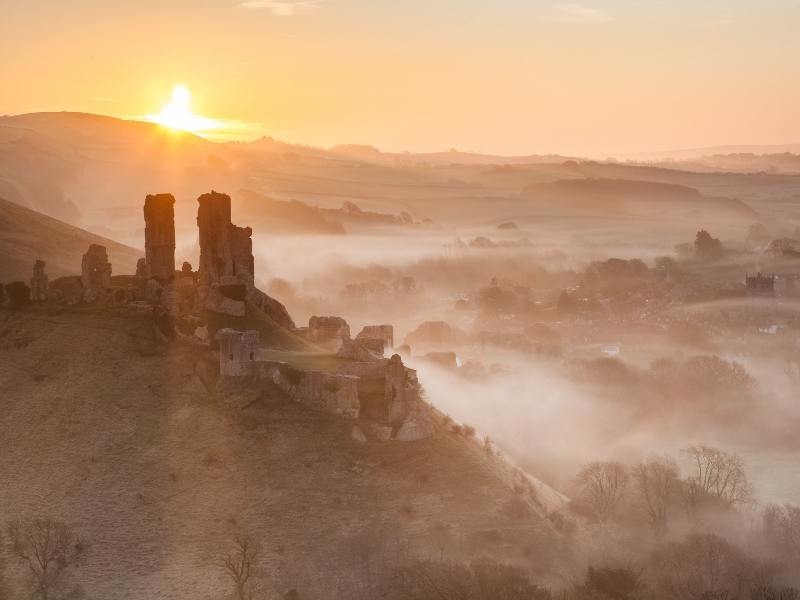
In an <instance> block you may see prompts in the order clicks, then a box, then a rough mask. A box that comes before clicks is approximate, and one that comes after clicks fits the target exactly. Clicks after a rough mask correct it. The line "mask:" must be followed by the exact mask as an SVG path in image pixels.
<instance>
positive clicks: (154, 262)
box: [31, 191, 433, 443]
mask: <svg viewBox="0 0 800 600" xmlns="http://www.w3.org/2000/svg"><path fill="white" fill-rule="evenodd" d="M174 204H175V198H174V197H173V196H172V195H171V194H156V195H148V196H147V197H146V198H145V203H144V220H145V257H144V258H142V259H140V260H139V261H138V263H137V266H136V274H135V276H134V277H128V278H126V277H121V278H119V279H118V280H117V282H115V283H114V284H112V281H111V264H110V263H109V261H108V254H107V252H106V248H105V247H104V246H101V245H98V244H91V245H90V246H89V248H88V250H87V251H86V253H85V254H84V255H83V260H82V264H81V276H80V277H63V278H60V279H59V280H56V282H54V283H53V284H52V286H51V288H52V289H53V293H51V294H50V297H51V299H54V300H58V301H63V302H65V303H66V304H74V303H77V302H79V301H81V300H83V301H84V302H94V301H96V300H98V299H102V300H103V301H104V302H107V303H109V304H113V305H114V306H118V307H121V306H127V307H129V308H130V309H131V310H132V311H134V312H135V313H136V314H139V315H149V317H150V318H151V319H152V331H153V335H154V337H155V338H156V339H157V340H159V341H160V342H162V343H165V344H172V343H182V344H190V345H192V346H194V347H196V348H203V349H206V350H208V351H212V350H213V349H215V347H216V349H217V351H218V361H219V378H218V380H217V392H218V393H219V394H220V397H221V398H222V399H224V400H225V401H226V402H228V401H231V402H232V403H233V404H234V405H235V404H236V402H237V399H241V397H243V396H242V394H244V395H247V394H251V393H256V394H260V393H264V392H267V393H270V394H276V393H277V394H282V395H283V396H285V397H286V398H288V399H290V400H292V401H295V402H299V403H301V404H304V405H306V406H308V407H310V408H312V409H314V410H317V411H321V412H324V413H328V414H332V415H336V416H338V417H341V418H344V419H349V420H351V421H353V430H352V435H351V437H352V439H353V440H355V441H358V442H359V443H362V442H366V441H389V440H403V441H411V440H415V439H420V438H423V437H428V436H430V435H432V433H433V419H432V415H431V411H430V409H429V408H427V407H426V405H425V403H424V401H423V400H422V394H421V388H420V385H419V382H418V380H417V376H416V372H415V371H414V370H413V369H409V368H407V367H406V366H405V365H404V364H403V361H402V359H401V358H400V356H399V355H397V354H395V355H393V356H392V357H391V358H388V359H387V358H384V352H385V350H386V349H387V348H391V347H392V346H393V342H394V339H393V328H392V326H391V325H369V326H366V327H364V328H363V329H362V331H361V332H360V333H359V335H358V337H357V338H356V339H352V338H351V336H350V326H349V324H348V323H347V321H346V320H344V319H343V318H341V317H336V316H322V317H318V316H314V317H311V319H310V320H309V324H308V327H304V328H296V327H295V326H294V322H293V321H292V319H291V316H289V313H288V312H287V310H286V308H285V307H284V306H283V305H282V304H281V303H280V302H278V301H277V300H275V299H274V298H271V297H269V296H267V295H266V294H265V293H264V292H262V291H260V290H259V289H258V288H256V286H255V274H254V260H253V246H252V240H251V236H252V230H251V229H250V228H249V227H238V226H236V225H233V224H232V223H231V199H230V197H229V196H227V195H226V194H220V193H217V192H213V191H212V192H211V193H208V194H203V195H202V196H200V197H199V198H198V214H197V225H198V229H199V241H200V265H199V269H198V272H194V271H193V270H192V267H191V265H190V264H189V263H184V264H183V266H182V268H181V270H180V271H179V272H176V271H175V218H174ZM44 266H45V265H44V263H43V262H42V261H37V262H36V264H35V266H34V273H33V278H32V279H31V289H32V292H33V298H34V299H45V298H47V297H48V281H47V276H46V275H45V274H44ZM259 311H263V313H264V314H263V315H261V316H259ZM220 316H221V317H222V318H221V319H220V318H219V317H220ZM251 317H252V319H251ZM264 317H266V318H264ZM237 319H238V321H237ZM236 323H240V324H241V330H239V329H235V328H233V327H232V326H231V324H236ZM254 324H262V325H264V328H263V329H261V331H259V330H256V329H254V328H253V326H254ZM276 325H277V326H278V327H276ZM256 326H258V325H256ZM260 333H265V334H267V335H272V334H274V335H275V342H276V344H281V343H284V344H285V343H286V341H287V340H290V341H291V340H293V342H292V343H293V344H297V345H301V346H302V345H303V344H307V347H305V348H304V350H303V351H302V352H300V351H298V350H297V349H296V348H297V345H294V346H290V347H293V348H295V350H291V351H286V350H278V349H276V348H272V351H273V352H278V353H279V355H280V357H281V358H283V359H284V360H268V359H265V358H263V357H262V354H264V353H263V352H262V351H261V339H260V337H261V336H260ZM303 340H305V341H303ZM278 348H281V346H280V345H278ZM315 366H316V368H315Z"/></svg>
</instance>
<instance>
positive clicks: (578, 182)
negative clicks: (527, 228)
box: [522, 178, 758, 221]
mask: <svg viewBox="0 0 800 600" xmlns="http://www.w3.org/2000/svg"><path fill="white" fill-rule="evenodd" d="M522 195H523V197H524V198H525V199H527V200H529V201H532V202H534V203H535V204H536V207H537V208H539V209H546V210H551V211H554V212H567V213H572V212H575V213H586V214H624V215H636V216H647V217H654V216H658V215H661V216H663V217H665V218H671V219H672V218H685V219H697V218H703V219H704V220H708V219H709V218H712V219H718V220H744V221H752V220H753V219H755V218H757V216H758V213H756V212H755V211H754V210H753V209H751V208H750V207H749V206H747V205H746V204H745V203H744V202H741V201H739V200H733V199H730V198H716V197H709V196H704V195H702V194H701V193H700V192H699V191H698V190H696V189H694V188H690V187H686V186H683V185H676V184H670V183H654V182H649V181H632V180H626V179H593V178H587V179H563V180H560V181H556V182H553V183H537V184H532V185H529V186H528V187H526V188H525V189H524V191H523V193H522Z"/></svg>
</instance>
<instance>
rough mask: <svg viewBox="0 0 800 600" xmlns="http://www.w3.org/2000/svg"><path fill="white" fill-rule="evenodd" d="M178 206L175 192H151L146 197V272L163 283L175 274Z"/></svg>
mask: <svg viewBox="0 0 800 600" xmlns="http://www.w3.org/2000/svg"><path fill="white" fill-rule="evenodd" d="M174 206H175V198H174V197H173V196H172V194H155V195H148V196H147V197H146V198H145V200H144V223H145V226H144V248H145V266H146V270H145V275H146V276H147V277H154V278H156V279H157V280H158V281H159V282H161V283H167V282H169V281H172V279H173V278H174V277H175V209H174ZM137 270H138V265H137Z"/></svg>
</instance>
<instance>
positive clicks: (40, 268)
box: [31, 260, 48, 302]
mask: <svg viewBox="0 0 800 600" xmlns="http://www.w3.org/2000/svg"><path fill="white" fill-rule="evenodd" d="M47 296H48V283H47V275H46V274H45V272H44V261H43V260H37V261H36V263H35V264H34V265H33V277H31V300H32V301H33V302H41V301H42V300H47Z"/></svg>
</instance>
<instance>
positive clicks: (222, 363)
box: [216, 329, 258, 377]
mask: <svg viewBox="0 0 800 600" xmlns="http://www.w3.org/2000/svg"><path fill="white" fill-rule="evenodd" d="M216 339H217V341H218V342H219V373H220V375H222V376H223V377H248V376H250V375H252V374H253V372H254V371H255V361H256V355H257V354H258V332H257V331H254V330H251V331H236V330H235V329H220V330H219V331H218V332H217V335H216Z"/></svg>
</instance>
